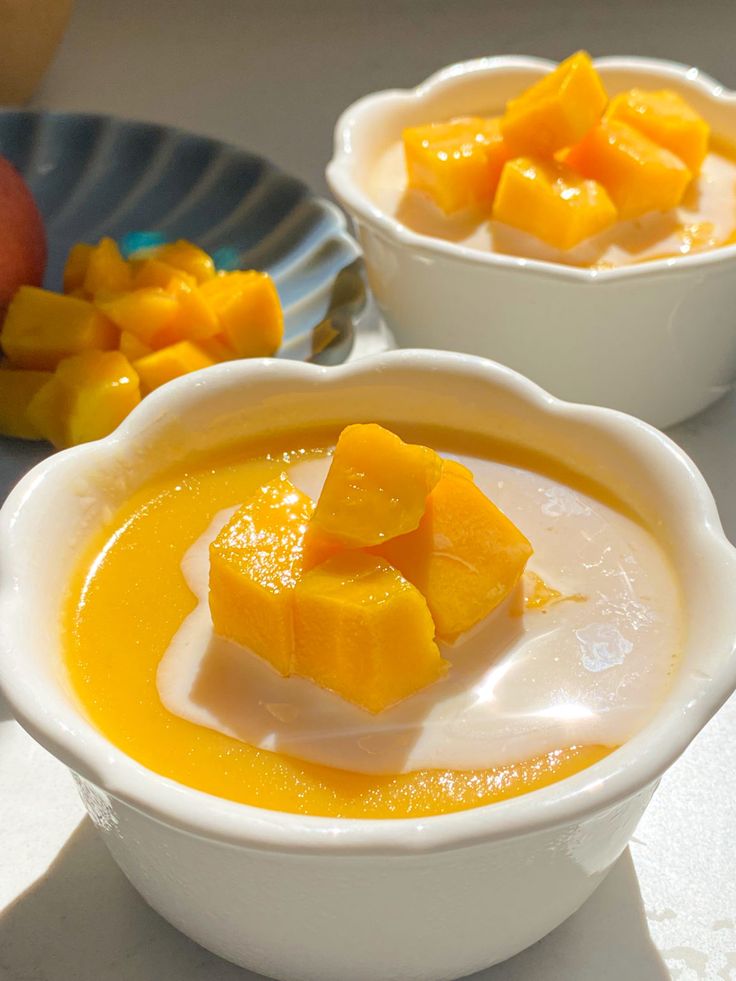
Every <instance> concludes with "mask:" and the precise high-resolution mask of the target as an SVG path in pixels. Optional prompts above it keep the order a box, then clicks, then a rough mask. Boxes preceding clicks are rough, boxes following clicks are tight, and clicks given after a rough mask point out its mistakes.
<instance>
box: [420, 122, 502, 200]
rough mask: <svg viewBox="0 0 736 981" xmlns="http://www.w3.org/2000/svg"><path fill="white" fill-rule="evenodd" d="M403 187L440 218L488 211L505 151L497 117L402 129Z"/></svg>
mask: <svg viewBox="0 0 736 981" xmlns="http://www.w3.org/2000/svg"><path fill="white" fill-rule="evenodd" d="M403 142H404V157H405V160H406V170H407V175H408V185H409V187H410V188H413V189H414V190H417V191H422V192H423V193H425V194H426V195H428V196H429V197H430V198H431V199H432V201H434V203H435V204H436V205H437V207H438V208H440V209H441V210H442V211H444V212H445V214H452V213H453V212H455V211H460V210H462V209H464V208H471V207H477V206H487V207H490V204H491V202H492V201H493V196H494V194H495V193H496V187H497V185H498V180H499V177H500V176H501V169H502V167H503V165H504V163H505V162H506V160H507V159H508V152H507V150H506V146H505V144H504V141H503V137H502V136H501V127H500V120H499V119H498V118H493V119H483V118H479V117H467V118H463V119H456V120H453V121H452V122H449V123H430V124H429V125H427V126H413V127H411V128H409V129H405V130H404V134H403Z"/></svg>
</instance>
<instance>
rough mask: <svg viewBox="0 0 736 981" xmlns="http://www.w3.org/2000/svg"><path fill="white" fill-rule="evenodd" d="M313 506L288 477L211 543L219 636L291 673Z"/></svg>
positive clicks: (263, 489)
mask: <svg viewBox="0 0 736 981" xmlns="http://www.w3.org/2000/svg"><path fill="white" fill-rule="evenodd" d="M311 514H312V502H311V500H310V499H309V498H308V497H307V495H306V494H302V492H301V491H300V490H297V488H296V487H295V486H294V485H293V484H292V482H291V481H290V480H289V479H288V477H287V476H286V475H285V474H282V475H281V476H280V477H277V478H275V479H274V480H272V481H270V482H269V483H267V484H265V485H264V486H262V487H261V488H260V489H259V490H258V491H257V493H256V494H254V495H253V497H252V498H251V499H250V500H248V501H246V502H245V503H244V504H243V505H242V506H241V507H240V508H239V509H238V510H237V511H236V512H235V514H234V515H233V516H232V518H230V520H229V521H228V522H227V524H226V525H225V526H224V528H223V529H222V530H221V531H220V533H219V535H218V536H217V538H215V540H214V541H213V542H212V544H211V545H210V592H209V600H210V613H211V614H212V624H213V626H214V629H215V632H216V633H218V634H220V635H221V636H223V637H228V638H229V639H230V640H234V641H236V643H238V644H241V645H242V646H243V647H248V648H249V649H250V650H252V651H253V652H254V653H256V654H258V655H259V656H260V657H262V658H264V659H265V660H267V661H269V662H270V664H272V665H273V667H274V668H275V669H276V670H277V671H278V672H279V673H280V674H283V675H288V674H290V673H291V669H292V660H293V651H294V632H293V624H292V597H293V592H294V587H295V586H296V584H297V581H298V579H299V577H300V575H301V562H302V543H303V539H304V533H305V529H306V526H307V523H308V522H309V518H310V517H311Z"/></svg>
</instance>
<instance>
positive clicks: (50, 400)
mask: <svg viewBox="0 0 736 981" xmlns="http://www.w3.org/2000/svg"><path fill="white" fill-rule="evenodd" d="M139 402H140V390H139V385H138V377H137V375H136V373H135V371H134V370H133V368H132V367H131V365H130V362H129V361H128V359H127V358H125V357H124V356H123V355H122V354H121V353H120V352H119V351H86V352H85V353H84V354H78V355H76V356H75V357H71V358H65V359H64V360H63V361H62V362H60V364H59V366H58V367H57V369H56V371H55V373H54V375H53V376H52V377H51V379H50V380H49V381H48V382H47V383H46V384H45V385H44V386H43V387H42V388H40V389H39V390H38V392H37V393H36V395H35V396H34V397H33V399H32V400H31V402H30V404H29V406H28V410H27V415H28V419H29V421H30V422H31V424H32V425H34V426H35V427H36V428H37V430H38V432H39V433H41V435H42V436H43V437H44V438H45V439H48V440H49V442H51V443H53V444H54V446H56V447H57V448H63V447H66V446H76V445H77V444H78V443H87V442H89V441H90V440H93V439H101V438H102V437H103V436H107V435H108V434H109V433H111V432H112V431H113V430H114V429H115V428H116V427H117V426H118V425H119V424H120V423H121V422H122V421H123V419H124V418H125V417H126V416H127V415H128V413H129V412H131V411H132V410H133V409H134V408H135V406H136V405H137V404H138V403H139Z"/></svg>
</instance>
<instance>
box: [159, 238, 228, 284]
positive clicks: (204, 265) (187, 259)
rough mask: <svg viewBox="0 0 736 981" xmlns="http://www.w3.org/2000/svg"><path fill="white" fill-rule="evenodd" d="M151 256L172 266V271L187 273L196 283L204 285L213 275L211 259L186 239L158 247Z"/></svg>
mask: <svg viewBox="0 0 736 981" xmlns="http://www.w3.org/2000/svg"><path fill="white" fill-rule="evenodd" d="M151 256H152V258H154V259H158V260H160V261H161V262H165V263H167V264H168V265H169V266H173V267H174V269H179V270H181V271H182V272H185V273H188V274H189V275H190V276H193V277H194V278H195V279H196V281H197V282H198V283H205V282H206V281H207V280H208V279H212V277H213V276H214V275H215V263H214V262H213V260H212V257H211V256H210V255H208V254H207V253H206V252H205V251H204V249H200V247H199V246H198V245H195V244H194V243H193V242H187V241H186V239H179V241H178V242H170V243H169V244H167V245H160V246H159V247H158V248H156V249H154V250H152V252H151Z"/></svg>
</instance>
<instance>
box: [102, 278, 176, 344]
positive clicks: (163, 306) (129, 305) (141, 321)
mask: <svg viewBox="0 0 736 981" xmlns="http://www.w3.org/2000/svg"><path fill="white" fill-rule="evenodd" d="M96 306H97V307H98V309H100V310H102V312H103V313H104V314H105V316H106V317H108V318H109V319H110V320H111V321H112V322H113V323H114V324H115V325H116V326H117V327H118V328H119V329H120V330H123V331H128V332H129V333H131V334H135V336H136V337H137V338H138V339H139V340H140V341H142V342H143V343H144V344H147V345H148V346H149V347H157V346H158V340H159V338H160V337H161V335H162V334H164V332H166V331H167V330H168V328H169V327H170V325H171V324H172V323H173V321H174V319H175V317H176V316H177V314H178V312H179V304H178V302H177V299H176V297H175V296H172V295H171V294H170V293H167V292H166V291H165V290H162V289H157V288H156V287H150V288H146V289H139V290H133V291H132V292H129V293H121V294H119V295H118V296H113V297H109V298H107V299H104V300H97V302H96Z"/></svg>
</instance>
